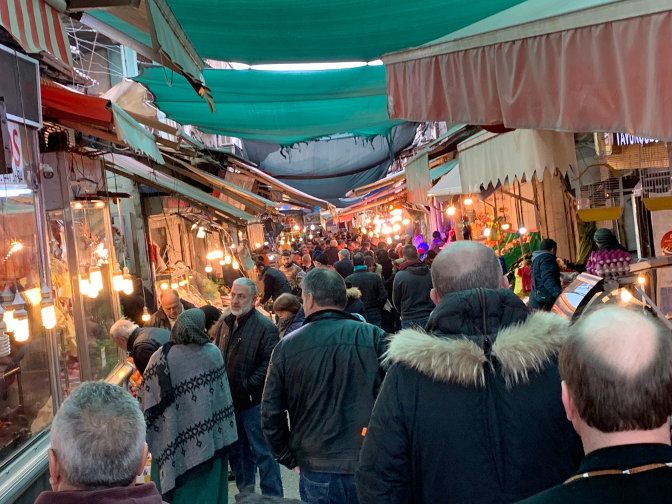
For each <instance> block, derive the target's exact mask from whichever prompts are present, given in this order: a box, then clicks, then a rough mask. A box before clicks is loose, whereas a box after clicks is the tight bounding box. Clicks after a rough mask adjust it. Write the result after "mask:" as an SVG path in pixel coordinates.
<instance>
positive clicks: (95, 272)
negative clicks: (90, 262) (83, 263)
mask: <svg viewBox="0 0 672 504" xmlns="http://www.w3.org/2000/svg"><path fill="white" fill-rule="evenodd" d="M89 284H90V287H89V288H90V289H93V290H95V291H96V292H100V291H102V290H103V274H102V273H101V271H100V268H99V267H98V266H91V267H90V268H89Z"/></svg>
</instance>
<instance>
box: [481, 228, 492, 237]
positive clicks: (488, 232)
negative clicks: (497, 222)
mask: <svg viewBox="0 0 672 504" xmlns="http://www.w3.org/2000/svg"><path fill="white" fill-rule="evenodd" d="M490 232H491V230H490V228H485V229H484V230H483V236H490Z"/></svg>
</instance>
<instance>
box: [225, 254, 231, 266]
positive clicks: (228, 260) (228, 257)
mask: <svg viewBox="0 0 672 504" xmlns="http://www.w3.org/2000/svg"><path fill="white" fill-rule="evenodd" d="M224 264H231V256H230V255H227V256H224Z"/></svg>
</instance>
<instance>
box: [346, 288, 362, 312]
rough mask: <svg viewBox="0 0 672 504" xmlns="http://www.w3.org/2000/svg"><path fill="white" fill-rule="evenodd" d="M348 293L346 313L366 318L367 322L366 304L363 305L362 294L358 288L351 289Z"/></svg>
mask: <svg viewBox="0 0 672 504" xmlns="http://www.w3.org/2000/svg"><path fill="white" fill-rule="evenodd" d="M346 292H347V293H348V304H347V305H346V306H345V309H344V310H343V311H344V312H346V313H351V314H355V313H356V314H358V315H361V316H362V317H364V320H366V309H365V308H364V303H362V299H361V298H362V292H361V291H360V290H359V289H358V288H357V287H351V288H349V289H348V290H347V291H346Z"/></svg>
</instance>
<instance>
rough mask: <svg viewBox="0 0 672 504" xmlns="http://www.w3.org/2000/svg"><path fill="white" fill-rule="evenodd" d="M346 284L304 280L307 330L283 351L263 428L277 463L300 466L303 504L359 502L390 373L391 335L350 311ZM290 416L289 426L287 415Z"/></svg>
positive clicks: (318, 274) (323, 277)
mask: <svg viewBox="0 0 672 504" xmlns="http://www.w3.org/2000/svg"><path fill="white" fill-rule="evenodd" d="M346 303H347V294H346V289H345V282H344V281H343V278H341V277H340V276H339V275H338V273H336V272H335V271H331V270H328V269H326V268H316V269H314V270H312V271H310V272H309V273H308V274H306V276H305V278H304V279H303V309H304V311H305V313H306V320H305V322H304V324H303V326H302V327H301V328H299V329H297V330H296V331H294V332H293V333H292V334H290V335H289V336H285V337H284V338H283V339H282V340H281V341H280V343H278V345H277V346H276V347H275V350H274V352H273V357H272V358H271V364H270V366H269V368H268V377H267V379H266V387H265V388H264V398H263V402H262V416H261V419H262V427H263V429H264V435H265V437H266V441H267V442H268V445H269V446H270V448H271V451H272V452H273V455H274V456H275V458H276V459H277V460H278V461H279V462H280V463H281V464H283V465H285V466H287V467H289V468H290V469H298V467H300V468H301V469H300V473H301V483H300V485H299V490H300V492H301V500H303V501H304V502H308V503H317V502H323V501H322V500H321V499H320V497H321V496H322V495H326V493H328V494H329V502H331V503H346V502H347V503H351V502H357V496H356V492H355V483H354V473H355V467H356V466H357V461H358V459H359V451H360V448H361V446H362V442H363V440H364V438H363V435H364V433H365V432H366V427H367V425H368V423H369V417H370V415H371V410H372V409H373V404H374V402H375V401H376V395H377V394H378V389H379V387H380V384H381V382H382V378H383V373H382V370H381V368H380V364H379V360H380V358H381V357H382V354H383V352H384V347H385V345H384V343H383V338H384V336H385V333H384V332H383V330H382V329H379V328H377V327H375V326H373V325H371V324H362V322H361V321H360V320H359V319H358V318H356V317H354V316H353V315H350V314H349V313H346V312H344V311H343V308H345V306H346ZM288 414H289V423H290V424H291V429H290V426H289V424H288V422H287V415H288Z"/></svg>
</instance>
